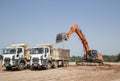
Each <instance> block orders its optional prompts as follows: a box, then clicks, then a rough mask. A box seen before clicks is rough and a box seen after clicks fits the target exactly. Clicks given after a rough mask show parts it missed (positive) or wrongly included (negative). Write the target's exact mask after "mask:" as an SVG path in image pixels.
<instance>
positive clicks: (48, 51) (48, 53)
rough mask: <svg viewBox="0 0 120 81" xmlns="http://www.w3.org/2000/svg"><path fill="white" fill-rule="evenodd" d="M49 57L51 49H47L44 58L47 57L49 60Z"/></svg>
mask: <svg viewBox="0 0 120 81" xmlns="http://www.w3.org/2000/svg"><path fill="white" fill-rule="evenodd" d="M49 56H50V50H49V48H45V55H44V57H45V58H46V59H48V58H49Z"/></svg>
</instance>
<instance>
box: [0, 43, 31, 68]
mask: <svg viewBox="0 0 120 81" xmlns="http://www.w3.org/2000/svg"><path fill="white" fill-rule="evenodd" d="M29 49H30V47H29V45H27V44H13V45H11V46H10V47H6V48H3V49H2V50H3V54H2V55H3V61H2V65H3V66H5V67H6V70H11V69H18V70H23V69H24V68H26V67H27V66H28V65H29V62H30V54H29Z"/></svg>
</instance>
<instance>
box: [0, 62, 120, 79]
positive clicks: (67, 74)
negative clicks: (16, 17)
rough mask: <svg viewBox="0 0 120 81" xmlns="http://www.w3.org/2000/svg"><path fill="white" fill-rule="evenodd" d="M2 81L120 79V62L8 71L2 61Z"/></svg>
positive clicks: (72, 64) (0, 73) (0, 69)
mask: <svg viewBox="0 0 120 81" xmlns="http://www.w3.org/2000/svg"><path fill="white" fill-rule="evenodd" d="M0 81H120V63H105V65H104V66H77V65H75V63H74V62H70V64H69V66H68V67H60V68H57V69H50V70H34V71H31V70H29V69H25V70H23V71H14V70H13V71H6V70H5V68H4V67H2V66H1V63H0Z"/></svg>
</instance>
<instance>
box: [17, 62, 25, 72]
mask: <svg viewBox="0 0 120 81" xmlns="http://www.w3.org/2000/svg"><path fill="white" fill-rule="evenodd" d="M24 66H25V63H24V62H20V63H19V65H18V70H19V71H21V70H23V69H24Z"/></svg>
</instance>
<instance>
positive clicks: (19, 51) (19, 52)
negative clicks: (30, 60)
mask: <svg viewBox="0 0 120 81" xmlns="http://www.w3.org/2000/svg"><path fill="white" fill-rule="evenodd" d="M16 53H17V54H16V56H15V57H16V58H15V59H19V58H23V57H24V49H23V48H17V52H16Z"/></svg>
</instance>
